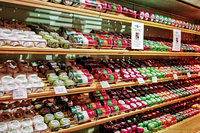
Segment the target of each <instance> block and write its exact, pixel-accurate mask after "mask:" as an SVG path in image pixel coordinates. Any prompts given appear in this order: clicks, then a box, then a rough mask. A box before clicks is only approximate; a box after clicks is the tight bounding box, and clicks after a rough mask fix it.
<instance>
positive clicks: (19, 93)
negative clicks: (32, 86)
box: [13, 89, 27, 99]
mask: <svg viewBox="0 0 200 133" xmlns="http://www.w3.org/2000/svg"><path fill="white" fill-rule="evenodd" d="M25 98H27V89H16V90H13V99H25Z"/></svg>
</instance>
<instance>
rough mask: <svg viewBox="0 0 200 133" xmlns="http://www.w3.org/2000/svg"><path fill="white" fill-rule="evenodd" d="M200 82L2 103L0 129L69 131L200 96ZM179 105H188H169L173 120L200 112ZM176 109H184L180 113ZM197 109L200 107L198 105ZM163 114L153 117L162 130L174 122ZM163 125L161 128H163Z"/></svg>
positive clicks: (187, 81)
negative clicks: (84, 125)
mask: <svg viewBox="0 0 200 133" xmlns="http://www.w3.org/2000/svg"><path fill="white" fill-rule="evenodd" d="M199 80H200V79H199V78H197V79H190V80H179V81H177V82H175V81H171V82H166V83H158V84H152V85H144V86H134V87H126V88H121V89H116V90H106V91H105V90H100V91H95V92H91V93H83V94H76V95H70V96H58V97H52V98H38V99H32V100H20V101H16V102H4V103H0V110H1V112H0V122H1V123H0V127H2V128H0V131H2V132H5V133H6V132H8V133H12V132H17V133H20V132H22V133H27V132H29V133H30V132H33V131H36V132H47V131H49V130H51V131H58V130H60V129H65V128H69V127H70V125H71V124H75V123H77V122H79V123H80V122H86V121H88V120H90V119H98V118H102V117H104V116H106V115H109V116H112V115H113V114H114V115H116V114H120V112H124V111H125V112H130V111H135V110H139V109H142V108H146V107H149V106H153V105H155V104H160V103H162V102H167V101H171V100H174V99H178V98H181V97H185V96H188V95H192V94H195V93H199V92H200V88H199V87H197V86H199V83H198V82H199ZM196 103H197V102H195V103H194V102H193V103H192V104H191V105H190V106H192V105H193V104H196ZM179 105H181V106H182V105H184V106H185V104H175V105H173V106H170V107H173V111H170V113H173V114H175V115H176V120H175V117H173V118H174V119H173V120H175V121H180V120H182V119H184V118H186V114H187V116H188V115H189V116H192V115H195V114H196V113H198V112H199V111H196V110H195V109H189V108H187V107H189V106H187V107H184V108H183V107H179ZM186 105H188V104H186ZM178 107H179V108H178ZM193 107H194V106H193ZM177 108H178V109H182V110H178V109H177ZM195 108H197V106H196V105H195ZM184 110H186V111H184ZM174 111H175V112H174ZM177 111H178V112H180V113H178V112H177ZM181 111H182V112H181ZM152 114H153V113H152ZM154 114H155V113H154ZM162 115H164V114H162ZM162 115H159V116H154V117H152V118H157V119H156V120H160V121H162V123H163V124H161V125H162V127H166V126H169V125H170V123H171V120H170V122H169V123H168V124H167V122H168V121H167V119H169V118H170V119H171V116H170V115H165V119H166V120H164V119H163V118H164V117H160V116H162ZM142 116H143V117H145V116H146V117H145V119H144V120H147V119H148V120H149V119H150V118H151V116H149V115H142ZM148 116H149V117H148ZM158 117H159V118H158ZM166 121H167V122H166ZM137 122H138V123H137V126H138V127H145V125H142V124H141V122H142V121H141V119H140V120H138V121H137ZM151 122H156V121H154V120H153V121H150V123H151ZM143 124H145V123H143ZM155 124H156V123H152V124H150V125H151V126H152V127H154V126H155V127H157V126H156V125H155ZM171 124H172V123H171ZM134 125H135V124H134ZM161 125H159V126H158V127H159V128H160V126H161ZM151 126H149V127H148V126H147V127H148V130H151V129H152V128H151ZM104 128H105V127H104ZM123 128H125V127H123ZM132 128H133V127H131V129H132ZM105 130H107V129H105ZM118 130H121V128H120V129H119V128H118ZM135 130H136V129H135ZM138 130H139V129H138ZM152 130H153V129H152Z"/></svg>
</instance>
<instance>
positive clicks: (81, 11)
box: [0, 0, 200, 35]
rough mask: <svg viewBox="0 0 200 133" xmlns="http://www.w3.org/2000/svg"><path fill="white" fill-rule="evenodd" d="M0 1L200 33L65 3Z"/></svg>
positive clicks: (194, 32)
mask: <svg viewBox="0 0 200 133" xmlns="http://www.w3.org/2000/svg"><path fill="white" fill-rule="evenodd" d="M0 1H1V2H6V3H11V4H18V5H23V6H29V7H35V8H43V9H49V10H55V11H61V12H67V13H74V14H79V15H85V16H91V17H99V18H103V19H109V20H114V21H121V22H127V23H131V22H132V21H137V22H141V23H144V25H146V26H151V27H156V28H161V29H166V30H173V29H180V30H181V31H182V32H185V33H190V34H196V35H200V32H198V31H194V30H188V29H184V28H178V27H173V26H169V25H164V24H159V23H154V22H149V21H144V20H138V19H134V18H130V17H126V16H124V15H122V14H121V15H112V14H107V13H100V12H96V11H91V10H85V9H80V8H76V7H71V6H65V5H61V4H54V3H50V2H44V1H40V0H0ZM122 18H123V19H122Z"/></svg>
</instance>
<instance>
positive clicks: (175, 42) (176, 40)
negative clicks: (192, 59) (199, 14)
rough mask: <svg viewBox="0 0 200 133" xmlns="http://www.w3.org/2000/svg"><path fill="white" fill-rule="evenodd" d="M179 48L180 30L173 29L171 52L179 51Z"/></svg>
mask: <svg viewBox="0 0 200 133" xmlns="http://www.w3.org/2000/svg"><path fill="white" fill-rule="evenodd" d="M180 48H181V30H177V29H173V47H172V50H173V51H180Z"/></svg>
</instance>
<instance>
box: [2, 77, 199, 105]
mask: <svg viewBox="0 0 200 133" xmlns="http://www.w3.org/2000/svg"><path fill="white" fill-rule="evenodd" d="M197 76H198V75H197V74H191V77H197ZM185 78H188V77H187V76H178V79H185ZM171 80H174V79H173V78H164V79H158V82H166V81H171ZM144 84H152V81H151V80H146V81H145V83H144ZM136 85H139V83H138V82H119V83H116V84H110V88H101V87H100V84H99V83H94V84H92V85H91V86H89V87H78V88H73V89H67V93H66V94H55V92H54V90H53V89H49V87H48V86H47V87H45V88H48V89H47V91H44V92H39V93H31V94H28V98H27V99H32V98H45V97H54V96H63V95H71V94H78V93H85V92H93V91H97V90H109V89H117V88H122V87H130V86H136ZM27 99H24V100H27ZM15 100H16V99H13V98H12V95H5V96H1V97H0V103H2V102H6V101H15ZM17 100H19V99H17Z"/></svg>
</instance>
